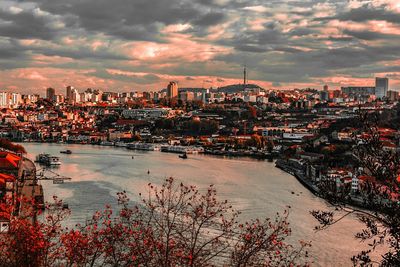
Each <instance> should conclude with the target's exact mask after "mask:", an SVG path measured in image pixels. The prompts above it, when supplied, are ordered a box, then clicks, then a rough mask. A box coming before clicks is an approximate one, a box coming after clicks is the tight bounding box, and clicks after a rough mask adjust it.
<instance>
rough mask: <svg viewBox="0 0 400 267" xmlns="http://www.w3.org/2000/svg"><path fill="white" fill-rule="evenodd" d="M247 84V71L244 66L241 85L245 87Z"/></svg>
mask: <svg viewBox="0 0 400 267" xmlns="http://www.w3.org/2000/svg"><path fill="white" fill-rule="evenodd" d="M246 84H247V70H246V66H244V69H243V85H244V86H246Z"/></svg>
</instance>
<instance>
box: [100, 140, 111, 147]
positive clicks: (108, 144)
mask: <svg viewBox="0 0 400 267" xmlns="http://www.w3.org/2000/svg"><path fill="white" fill-rule="evenodd" d="M100 145H101V146H114V143H113V142H109V141H102V142H100Z"/></svg>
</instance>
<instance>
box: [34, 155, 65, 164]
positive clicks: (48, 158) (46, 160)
mask: <svg viewBox="0 0 400 267" xmlns="http://www.w3.org/2000/svg"><path fill="white" fill-rule="evenodd" d="M36 162H38V163H41V164H44V165H48V166H57V165H61V162H60V158H59V157H56V156H52V155H50V154H46V153H43V154H39V155H37V156H36Z"/></svg>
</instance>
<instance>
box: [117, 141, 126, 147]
mask: <svg viewBox="0 0 400 267" xmlns="http://www.w3.org/2000/svg"><path fill="white" fill-rule="evenodd" d="M115 146H116V147H127V146H128V144H127V143H124V142H117V143H115Z"/></svg>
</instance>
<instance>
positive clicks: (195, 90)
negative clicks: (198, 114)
mask: <svg viewBox="0 0 400 267" xmlns="http://www.w3.org/2000/svg"><path fill="white" fill-rule="evenodd" d="M204 91H207V89H205V88H179V92H193V93H202V92H204Z"/></svg>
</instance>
